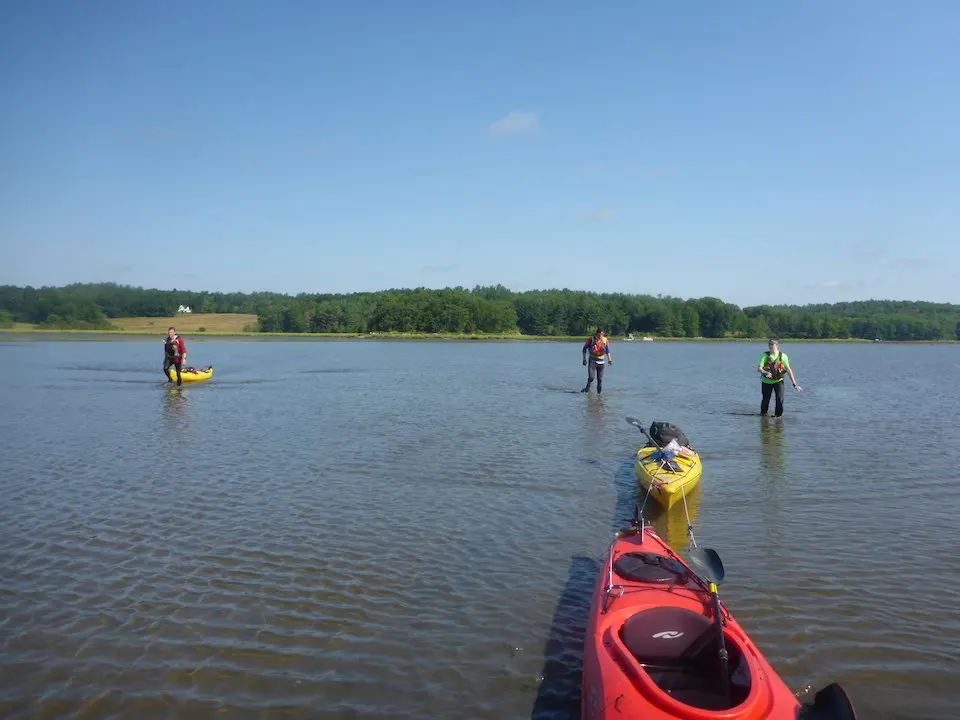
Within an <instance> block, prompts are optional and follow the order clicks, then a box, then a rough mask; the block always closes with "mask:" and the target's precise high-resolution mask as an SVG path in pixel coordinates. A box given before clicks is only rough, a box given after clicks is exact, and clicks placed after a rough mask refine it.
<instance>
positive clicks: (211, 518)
mask: <svg viewBox="0 0 960 720" xmlns="http://www.w3.org/2000/svg"><path fill="white" fill-rule="evenodd" d="M188 346H189V349H190V359H191V362H193V363H195V364H197V365H198V366H200V365H203V366H206V365H207V364H212V365H214V366H215V368H216V373H215V376H214V379H213V380H212V381H211V382H209V383H205V384H198V385H194V386H185V387H183V388H181V389H179V390H178V389H177V388H175V387H170V386H168V385H167V384H165V383H164V380H163V376H162V374H161V369H160V362H161V357H160V341H159V340H157V341H156V342H153V341H151V342H86V341H79V340H75V339H73V340H70V341H66V342H58V341H52V340H45V341H31V342H11V341H0V353H2V356H3V358H4V359H5V360H6V361H7V368H8V375H7V381H6V383H5V384H4V385H2V386H0V405H2V407H3V408H4V409H5V411H6V412H4V413H2V415H0V450H2V458H0V478H2V479H0V489H2V490H3V497H4V500H5V501H4V503H3V504H2V505H0V530H2V532H0V647H2V658H0V716H2V717H31V718H34V717H36V718H43V717H51V718H52V717H85V718H108V717H125V718H126V717H136V718H152V717H158V718H166V717H177V718H192V717H197V718H201V717H202V718H206V717H210V716H211V715H212V714H213V712H214V711H216V710H218V709H219V710H223V711H227V714H226V716H227V717H231V718H245V717H313V718H315V717H360V716H388V715H389V716H397V717H410V718H425V717H437V718H448V717H450V718H452V717H469V718H508V717H509V718H514V717H515V718H524V717H538V718H548V717H556V718H567V717H577V716H578V713H579V682H580V676H579V669H580V667H579V663H580V653H581V652H582V643H583V627H584V625H585V614H586V609H587V606H588V604H589V599H590V598H589V593H590V591H591V587H592V583H593V581H594V579H595V576H596V572H597V570H598V561H599V559H600V558H601V557H602V554H603V552H604V551H605V550H606V547H607V544H608V543H609V541H610V540H611V536H612V532H613V531H614V529H615V528H617V527H619V525H620V524H621V523H622V522H623V521H625V520H626V519H627V518H628V517H629V515H630V513H631V509H632V506H633V504H634V503H635V502H636V501H637V500H638V499H642V496H641V495H639V493H638V489H637V485H636V483H635V480H634V475H633V468H632V464H631V455H632V452H633V451H634V450H635V448H636V446H637V444H638V443H639V441H640V439H641V436H640V434H639V432H638V431H637V430H636V429H635V428H633V427H631V426H630V425H628V424H627V423H626V422H625V421H624V417H625V416H627V415H633V416H636V417H638V418H640V419H641V420H643V421H644V422H645V423H649V422H650V421H651V420H666V421H669V422H673V423H675V424H678V425H680V426H681V427H682V428H683V429H684V430H685V431H686V432H687V434H688V435H689V436H690V437H691V439H692V440H693V442H694V443H695V444H696V445H697V447H698V449H700V450H701V452H702V456H703V462H704V473H703V480H702V485H701V487H700V489H699V490H698V491H697V492H695V493H694V494H693V495H692V496H691V497H690V498H689V500H690V505H689V510H690V513H691V519H692V520H693V524H694V528H695V532H696V537H697V539H698V542H699V543H700V544H701V545H703V544H706V545H709V546H711V547H714V548H716V549H717V550H718V552H719V553H720V555H721V556H722V558H723V562H724V565H725V567H726V579H725V581H724V584H723V585H722V586H721V597H722V598H723V600H724V601H725V602H726V603H727V605H728V607H729V608H730V609H731V611H732V612H734V613H735V614H736V616H737V618H738V620H739V621H740V623H741V624H742V625H743V626H744V627H745V629H746V630H747V631H748V632H749V633H750V634H751V636H752V638H753V639H754V641H755V642H756V643H757V644H758V645H759V646H760V648H761V649H762V651H763V652H764V653H765V654H766V655H767V657H768V659H769V660H770V661H771V662H772V663H773V665H774V667H775V668H776V669H777V670H778V671H779V672H780V673H781V674H782V676H783V677H784V679H785V681H786V682H787V684H788V685H789V686H790V687H791V688H793V689H794V690H796V691H797V692H798V693H803V692H804V691H805V690H807V689H808V688H810V687H811V686H812V687H813V689H817V688H819V687H821V686H823V685H825V684H826V683H828V682H831V681H834V680H836V681H838V682H840V683H841V684H843V686H844V687H845V688H846V689H847V691H848V692H849V693H850V695H851V697H852V698H853V700H854V702H855V703H856V705H857V708H858V711H859V713H860V717H861V718H924V719H931V720H934V719H937V718H953V717H956V715H957V708H958V707H960V690H958V689H957V686H956V681H955V677H956V667H957V662H958V661H960V611H958V610H957V607H958V605H960V592H958V590H957V589H956V585H955V582H954V580H955V579H956V578H957V577H958V575H960V553H958V552H957V551H956V546H957V542H956V540H957V537H958V533H957V530H956V522H957V520H956V518H957V514H958V511H960V491H958V489H957V487H958V485H957V480H958V477H957V475H958V473H957V470H956V468H957V467H958V462H960V442H958V438H960V431H958V423H957V420H956V415H955V412H956V410H955V409H956V407H958V406H960V404H958V401H960V390H958V384H957V383H956V381H955V380H951V379H950V378H953V377H955V373H956V370H957V368H958V367H960V347H955V346H893V345H887V344H882V345H820V344H807V345H800V344H795V345H790V346H789V347H786V346H785V347H784V350H786V351H787V352H788V353H789V354H790V358H791V361H792V364H793V365H794V368H795V370H796V372H797V375H798V379H799V381H800V384H801V385H802V386H804V388H805V390H806V392H804V393H801V394H797V393H794V392H793V390H792V389H791V388H788V389H787V397H786V410H787V412H786V415H785V417H784V418H783V419H782V420H780V421H775V420H773V419H762V418H760V417H758V416H757V414H756V413H757V409H758V408H757V406H758V403H759V380H758V377H757V375H756V373H755V372H753V366H754V364H755V363H756V361H757V359H758V358H759V355H760V352H761V351H762V350H763V348H762V347H757V348H754V347H752V346H746V345H741V344H694V343H689V344H688V343H669V344H667V343H662V344H661V343H634V344H628V343H617V342H614V344H613V352H614V365H613V366H612V367H611V368H610V369H609V370H608V372H607V375H606V378H605V388H604V395H603V396H602V397H599V398H598V397H596V396H595V395H590V396H585V395H583V394H581V393H579V392H578V391H579V389H580V387H581V386H582V383H583V379H584V376H585V370H584V369H583V368H582V367H581V366H580V350H579V347H578V346H577V345H576V344H567V343H529V344H527V343H452V342H443V343H437V342H367V341H364V342H262V341H250V342H238V341H192V340H191V339H190V338H188ZM14 368H15V369H17V370H16V371H15V372H10V370H11V369H14ZM27 368H29V371H25V369H27ZM944 378H947V379H948V380H947V381H944ZM905 439H906V440H907V442H906V443H905V444H904V443H903V440H905ZM645 513H646V514H647V515H648V517H651V519H653V521H654V523H655V526H656V527H657V528H658V530H660V532H661V533H662V534H664V535H665V537H666V539H667V540H668V541H670V542H671V543H673V544H674V545H675V546H676V547H678V548H679V549H683V548H685V547H686V542H687V538H686V535H685V529H686V518H685V517H684V515H683V509H682V508H675V509H674V510H673V511H671V513H670V514H669V517H667V516H666V515H665V514H664V513H662V512H658V511H657V510H656V508H654V507H649V508H647V509H646V510H645ZM81 711H82V714H81Z"/></svg>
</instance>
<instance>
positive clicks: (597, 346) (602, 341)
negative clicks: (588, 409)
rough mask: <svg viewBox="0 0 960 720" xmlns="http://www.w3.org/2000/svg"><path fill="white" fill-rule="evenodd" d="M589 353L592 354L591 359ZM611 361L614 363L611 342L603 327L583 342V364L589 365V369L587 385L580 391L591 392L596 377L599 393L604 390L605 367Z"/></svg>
mask: <svg viewBox="0 0 960 720" xmlns="http://www.w3.org/2000/svg"><path fill="white" fill-rule="evenodd" d="M587 353H589V354H590V357H589V360H588V359H587ZM607 363H609V364H610V365H613V358H612V357H610V342H609V341H608V340H607V338H606V337H605V336H604V334H603V329H602V328H599V327H598V328H597V331H596V332H595V333H594V334H593V335H591V336H590V337H588V338H587V340H586V342H585V343H583V364H584V365H585V366H586V365H589V368H588V369H587V386H586V387H585V388H584V389H583V390H581V391H580V392H590V384H591V383H592V382H593V379H594V377H596V379H597V394H598V395H599V394H600V393H601V392H603V368H604V367H605V366H606V364H607Z"/></svg>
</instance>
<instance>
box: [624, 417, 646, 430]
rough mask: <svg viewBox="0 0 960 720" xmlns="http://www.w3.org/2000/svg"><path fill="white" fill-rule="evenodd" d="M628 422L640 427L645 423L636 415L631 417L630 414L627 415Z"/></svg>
mask: <svg viewBox="0 0 960 720" xmlns="http://www.w3.org/2000/svg"><path fill="white" fill-rule="evenodd" d="M627 422H628V423H629V424H630V425H636V426H637V427H638V428H642V427H643V425H641V424H640V421H639V420H637V419H636V418H635V417H630V416H629V415H628V416H627Z"/></svg>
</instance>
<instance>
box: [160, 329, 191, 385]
mask: <svg viewBox="0 0 960 720" xmlns="http://www.w3.org/2000/svg"><path fill="white" fill-rule="evenodd" d="M186 361H187V346H186V345H185V344H184V342H183V338H182V337H180V336H179V335H177V330H176V328H173V327H171V328H170V329H169V330H167V337H166V338H164V340H163V374H164V375H166V377H167V382H173V380H172V379H171V378H170V374H169V371H170V366H171V365H172V366H173V367H175V368H176V369H177V385H180V384H182V383H181V380H180V368H181V367H182V366H183V364H184V363H185V362H186Z"/></svg>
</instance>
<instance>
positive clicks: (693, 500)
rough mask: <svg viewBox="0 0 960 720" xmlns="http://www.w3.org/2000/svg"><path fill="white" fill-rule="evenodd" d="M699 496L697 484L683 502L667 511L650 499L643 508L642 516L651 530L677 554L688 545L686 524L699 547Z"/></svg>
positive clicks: (699, 490) (699, 486) (698, 485)
mask: <svg viewBox="0 0 960 720" xmlns="http://www.w3.org/2000/svg"><path fill="white" fill-rule="evenodd" d="M701 494H702V491H701V485H700V483H697V484H696V486H694V488H693V489H692V490H691V491H690V492H689V493H688V494H687V495H686V496H685V498H684V502H679V503H677V504H676V505H674V506H673V507H672V508H670V509H669V510H665V509H664V507H663V506H662V505H660V503H658V502H655V501H653V500H652V499H651V500H650V501H648V502H647V505H646V507H645V508H644V511H643V516H644V517H645V518H646V519H647V520H649V521H650V522H651V523H652V524H653V529H654V530H656V531H657V534H658V535H659V536H660V537H662V538H663V539H664V540H666V541H667V544H668V545H670V546H671V547H672V548H673V549H674V550H676V551H678V552H680V551H683V550H686V549H687V547H688V545H689V544H690V537H689V535H688V534H687V525H688V524H689V525H690V526H692V527H693V536H694V537H695V538H698V540H697V544H698V545H699V542H700V541H699V535H698V533H697V530H698V527H697V511H698V510H699V509H700V496H701ZM684 503H686V505H684ZM684 507H686V512H684ZM688 518H689V523H688Z"/></svg>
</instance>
